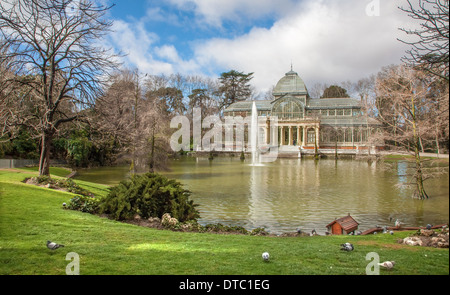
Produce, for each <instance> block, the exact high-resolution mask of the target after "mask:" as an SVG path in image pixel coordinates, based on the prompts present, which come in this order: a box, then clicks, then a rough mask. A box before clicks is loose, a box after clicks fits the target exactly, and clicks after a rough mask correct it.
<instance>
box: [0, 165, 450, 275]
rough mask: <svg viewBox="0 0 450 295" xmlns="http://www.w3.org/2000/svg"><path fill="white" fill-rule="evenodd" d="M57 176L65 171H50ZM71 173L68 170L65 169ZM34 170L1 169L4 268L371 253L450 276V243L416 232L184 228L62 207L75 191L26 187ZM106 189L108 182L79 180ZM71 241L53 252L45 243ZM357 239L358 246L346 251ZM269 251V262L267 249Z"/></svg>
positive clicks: (289, 261)
mask: <svg viewBox="0 0 450 295" xmlns="http://www.w3.org/2000/svg"><path fill="white" fill-rule="evenodd" d="M51 173H55V176H54V177H57V176H64V173H65V171H63V170H51ZM67 174H68V173H67ZM35 175H36V172H34V171H32V170H23V169H22V170H19V169H14V170H0V237H1V239H0V274H61V275H63V274H65V269H66V266H67V264H68V263H69V261H66V260H65V256H66V254H67V253H69V252H76V253H78V254H79V256H80V274H86V275H87V274H124V275H126V274H198V275H202V274H205V275H206V274H225V275H226V274H248V275H253V274H265V275H270V274H276V275H279V274H317V275H328V274H329V275H333V274H340V275H342V274H358V275H359V274H361V275H362V274H365V269H366V266H367V264H368V262H369V261H366V259H365V258H366V254H367V253H369V252H377V253H378V254H379V255H380V259H381V260H382V261H383V260H395V261H396V262H397V264H396V266H395V268H394V269H393V270H391V271H385V270H381V274H396V275H397V274H406V275H413V274H414V275H415V274H447V275H448V274H449V255H448V254H449V251H448V249H435V248H424V247H411V246H406V245H400V244H398V243H397V240H398V239H400V238H404V237H406V236H408V235H409V234H411V233H408V232H401V233H396V234H395V235H393V236H391V235H383V234H379V235H371V236H332V237H327V236H315V237H302V238H300V237H290V238H277V237H261V236H241V235H218V234H207V233H181V232H172V231H168V230H156V229H150V228H143V227H137V226H134V225H130V224H125V223H120V222H116V221H112V220H108V219H106V218H100V217H98V216H94V215H90V214H87V213H81V212H78V211H71V210H63V209H62V203H63V202H68V201H69V200H70V198H71V197H72V196H73V194H70V193H66V192H61V191H55V190H51V189H47V188H41V187H36V186H32V185H27V184H24V183H22V182H21V181H22V180H23V179H24V178H26V177H31V176H35ZM77 183H78V184H80V186H82V187H84V188H86V189H89V190H92V191H95V192H96V193H97V194H106V193H107V187H106V186H103V185H99V184H93V183H88V182H82V181H77ZM47 240H52V241H55V242H58V243H62V244H65V247H64V248H60V249H58V250H56V251H51V250H48V249H47V248H46V245H45V244H46V241H47ZM344 242H351V243H353V244H354V245H355V250H354V251H353V252H349V253H347V252H343V251H340V250H339V248H340V246H339V245H340V244H342V243H344ZM264 251H268V252H269V253H270V255H271V260H270V262H268V263H265V262H263V261H262V259H261V253H262V252H264Z"/></svg>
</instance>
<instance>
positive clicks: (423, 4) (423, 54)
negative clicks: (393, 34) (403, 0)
mask: <svg viewBox="0 0 450 295" xmlns="http://www.w3.org/2000/svg"><path fill="white" fill-rule="evenodd" d="M400 9H401V10H402V11H404V12H406V13H407V14H408V15H409V16H410V17H411V18H413V19H415V20H418V21H420V22H421V23H420V28H419V29H415V30H411V29H406V28H401V30H402V31H404V32H405V33H407V34H408V35H412V36H414V37H416V39H415V40H413V41H404V40H400V41H401V42H403V43H406V44H409V45H411V46H412V48H411V49H410V50H408V51H407V52H406V53H407V55H406V56H404V57H403V59H402V60H403V61H404V62H406V63H408V64H410V65H412V66H420V67H421V68H422V69H424V70H426V71H428V72H430V73H431V74H433V75H435V76H437V77H440V78H443V79H445V80H447V83H448V81H449V56H448V46H449V1H448V0H419V3H418V7H414V5H412V4H411V1H410V0H408V7H406V8H403V7H400Z"/></svg>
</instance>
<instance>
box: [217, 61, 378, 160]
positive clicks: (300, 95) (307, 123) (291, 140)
mask: <svg viewBox="0 0 450 295" xmlns="http://www.w3.org/2000/svg"><path fill="white" fill-rule="evenodd" d="M273 96H274V99H273V100H257V101H256V107H257V109H258V115H259V116H260V117H266V118H267V120H266V123H265V124H263V126H260V132H259V134H260V136H261V137H260V142H261V141H262V142H263V143H266V144H269V143H270V142H271V138H270V136H271V135H272V134H276V133H274V132H273V130H272V128H278V144H279V146H280V152H283V151H297V152H298V151H299V148H301V149H304V150H314V149H315V147H316V146H317V148H318V149H321V150H327V149H330V150H334V149H335V148H336V147H337V149H338V152H345V151H347V152H349V151H352V152H353V153H355V152H366V151H367V150H368V149H369V148H372V149H379V148H381V147H380V146H379V147H375V146H372V144H369V136H370V135H371V134H372V133H373V132H376V130H377V128H378V127H380V126H379V125H378V124H377V122H376V121H375V120H373V119H371V118H368V117H367V116H365V115H364V113H363V108H362V105H361V102H360V101H359V100H357V99H354V98H323V99H316V98H310V97H309V94H308V90H307V89H306V86H305V83H304V82H303V80H302V79H301V78H300V77H299V76H298V74H297V73H296V72H294V71H293V70H292V69H291V71H289V72H287V73H286V75H285V76H284V77H283V78H281V79H280V80H279V81H278V83H277V85H276V87H275V89H274V91H273ZM252 103H253V102H252V101H240V102H236V103H233V104H231V105H230V106H229V107H228V108H227V109H225V110H224V114H225V116H233V117H234V116H242V117H246V116H250V115H251V109H252ZM271 116H277V117H278V126H270V120H269V118H270V117H271ZM272 142H275V141H274V140H272Z"/></svg>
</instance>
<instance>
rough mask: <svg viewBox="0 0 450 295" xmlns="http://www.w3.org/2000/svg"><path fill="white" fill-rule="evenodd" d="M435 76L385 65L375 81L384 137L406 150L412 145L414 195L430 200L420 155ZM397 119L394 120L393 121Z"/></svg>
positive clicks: (409, 68)
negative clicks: (433, 77) (383, 126)
mask: <svg viewBox="0 0 450 295" xmlns="http://www.w3.org/2000/svg"><path fill="white" fill-rule="evenodd" d="M433 82H434V81H433V79H432V77H430V75H429V74H428V75H427V74H426V73H425V72H424V71H417V70H414V69H413V68H411V67H409V66H404V65H401V66H395V67H393V66H391V67H389V68H385V70H384V72H382V73H381V74H380V75H379V76H378V77H377V80H376V92H377V96H378V97H381V98H382V99H379V100H378V101H379V102H380V101H383V102H384V104H383V105H379V112H378V119H379V120H380V121H381V122H382V123H383V124H384V125H385V127H386V128H385V129H384V133H383V137H384V139H386V140H387V141H388V142H394V143H396V144H397V145H398V146H399V147H403V148H404V149H406V148H409V146H412V149H413V154H414V159H415V164H416V165H415V173H414V179H415V182H414V184H415V186H416V189H415V192H414V195H415V197H417V198H419V199H427V198H428V194H427V193H426V191H425V187H424V184H423V182H424V180H425V179H426V175H425V173H424V167H423V163H422V159H421V156H420V150H421V138H422V137H423V136H424V134H426V132H427V129H428V128H429V127H430V122H429V120H428V116H427V113H428V112H429V110H430V109H431V108H432V106H431V105H430V101H431V100H429V99H427V96H429V95H430V89H431V88H432V86H433ZM393 118H394V120H393Z"/></svg>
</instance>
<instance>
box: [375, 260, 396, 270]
mask: <svg viewBox="0 0 450 295" xmlns="http://www.w3.org/2000/svg"><path fill="white" fill-rule="evenodd" d="M378 265H379V266H381V267H384V268H385V269H392V268H393V267H394V265H395V261H385V262H382V263H378Z"/></svg>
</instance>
